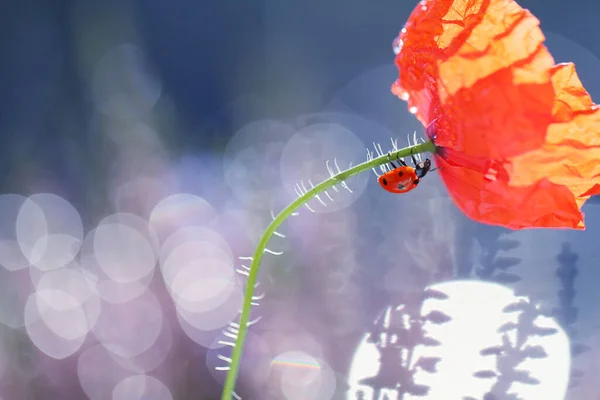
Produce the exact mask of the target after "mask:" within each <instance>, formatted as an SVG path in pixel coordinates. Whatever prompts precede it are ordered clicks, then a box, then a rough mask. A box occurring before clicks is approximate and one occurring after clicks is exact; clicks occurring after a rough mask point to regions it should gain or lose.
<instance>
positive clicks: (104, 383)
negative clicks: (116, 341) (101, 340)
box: [77, 344, 131, 400]
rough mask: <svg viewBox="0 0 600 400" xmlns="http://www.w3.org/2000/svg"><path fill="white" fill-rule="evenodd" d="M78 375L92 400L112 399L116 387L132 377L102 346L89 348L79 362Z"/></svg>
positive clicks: (82, 354)
mask: <svg viewBox="0 0 600 400" xmlns="http://www.w3.org/2000/svg"><path fill="white" fill-rule="evenodd" d="M77 375H78V376H79V382H80V383H81V387H82V388H83V390H84V392H85V394H86V395H87V396H88V397H89V398H90V400H106V399H112V393H113V390H114V388H115V386H117V385H118V383H119V382H121V381H122V380H123V379H125V378H126V377H128V376H130V375H131V372H129V371H127V370H126V369H125V368H123V367H121V366H120V365H119V364H118V363H117V362H116V361H115V360H114V359H113V358H112V357H111V356H110V354H109V352H108V351H107V350H106V349H105V348H104V347H102V345H101V344H97V345H94V346H92V347H89V348H87V349H86V350H85V351H83V352H82V353H81V355H80V356H79V358H78V360H77Z"/></svg>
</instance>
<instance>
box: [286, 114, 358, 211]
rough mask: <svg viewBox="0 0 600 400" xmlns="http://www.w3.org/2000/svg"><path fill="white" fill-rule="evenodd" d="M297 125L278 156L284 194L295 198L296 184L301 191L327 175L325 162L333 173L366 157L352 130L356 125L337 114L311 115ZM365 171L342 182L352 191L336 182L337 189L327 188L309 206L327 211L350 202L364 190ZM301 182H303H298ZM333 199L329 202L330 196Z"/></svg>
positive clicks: (337, 208) (309, 187)
mask: <svg viewBox="0 0 600 400" xmlns="http://www.w3.org/2000/svg"><path fill="white" fill-rule="evenodd" d="M298 125H300V126H301V128H300V129H299V130H298V131H297V132H296V133H295V134H294V136H293V137H292V138H291V139H290V140H289V141H288V143H287V144H286V146H285V148H284V150H283V153H282V156H281V179H282V180H283V184H284V187H285V189H286V191H287V192H288V194H290V195H291V196H294V197H297V190H298V189H297V188H295V185H296V184H300V190H301V191H302V192H305V191H306V190H309V189H311V187H312V185H311V183H312V184H314V185H316V184H318V183H320V182H322V181H324V180H325V179H328V178H329V177H330V173H329V171H328V169H327V163H329V166H330V168H331V169H332V171H333V173H337V172H338V169H337V167H336V164H337V166H338V167H339V168H340V170H342V171H344V170H346V169H348V167H349V166H351V165H357V164H360V163H361V162H363V161H365V160H366V150H365V149H366V146H365V144H364V143H363V142H362V141H361V140H360V139H359V138H358V136H357V135H356V134H355V133H354V132H353V130H354V129H356V124H355V123H354V122H353V121H350V119H348V118H347V117H344V116H343V115H338V114H314V115H308V116H304V117H301V118H299V119H298ZM368 180H369V175H368V174H360V175H357V176H355V177H353V178H350V179H349V180H347V181H346V182H345V184H346V185H347V186H348V187H349V188H350V190H351V191H352V193H351V192H350V191H348V190H346V189H344V188H343V187H342V185H337V186H336V187H337V189H338V191H335V190H334V189H333V188H332V189H328V190H327V192H328V194H329V196H327V195H326V194H322V195H320V198H321V201H322V202H323V203H325V205H323V203H322V202H321V201H319V200H318V199H314V200H311V201H310V203H309V207H311V208H312V209H313V210H315V211H316V212H331V211H336V210H340V209H343V208H345V207H347V206H349V205H351V204H352V203H354V202H355V201H356V200H357V199H358V198H359V197H360V195H361V194H362V192H363V191H364V190H365V188H366V185H367V182H368ZM302 183H303V184H304V185H302ZM330 196H331V198H332V199H333V201H331V199H330V198H329V197H330Z"/></svg>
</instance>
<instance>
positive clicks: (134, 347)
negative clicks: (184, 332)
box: [92, 291, 163, 357]
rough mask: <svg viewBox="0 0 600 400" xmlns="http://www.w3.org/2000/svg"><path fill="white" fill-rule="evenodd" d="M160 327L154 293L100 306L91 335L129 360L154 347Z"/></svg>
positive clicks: (159, 309) (160, 322) (159, 317)
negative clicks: (100, 310) (124, 301)
mask: <svg viewBox="0 0 600 400" xmlns="http://www.w3.org/2000/svg"><path fill="white" fill-rule="evenodd" d="M162 324H163V314H162V310H161V308H160V304H159V303H158V300H157V299H156V297H155V296H154V294H152V293H151V292H149V291H146V292H145V293H144V294H142V295H141V296H139V297H137V298H136V299H134V300H132V301H129V302H127V303H120V304H110V303H103V304H102V312H101V313H100V317H99V318H98V322H96V325H94V327H93V328H92V332H93V333H94V335H95V336H96V338H97V339H98V341H100V342H101V343H102V344H103V345H104V347H106V348H107V349H109V350H110V351H112V352H113V353H115V354H117V355H119V356H121V357H132V356H136V355H138V354H141V353H142V352H144V351H146V350H148V349H149V348H150V347H151V346H152V345H154V343H155V342H156V340H157V338H158V335H159V334H160V331H161V329H162Z"/></svg>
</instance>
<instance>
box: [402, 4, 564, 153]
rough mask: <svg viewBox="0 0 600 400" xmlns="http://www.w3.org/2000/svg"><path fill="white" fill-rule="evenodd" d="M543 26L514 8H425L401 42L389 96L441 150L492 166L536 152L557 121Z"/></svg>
mask: <svg viewBox="0 0 600 400" xmlns="http://www.w3.org/2000/svg"><path fill="white" fill-rule="evenodd" d="M538 25H539V21H538V20H537V19H536V18H535V17H534V16H533V15H532V14H531V13H529V11H527V10H524V9H522V8H521V7H520V6H519V5H518V4H517V3H516V2H515V1H512V0H454V1H452V0H438V1H428V2H421V4H420V5H418V6H417V7H416V8H415V10H414V11H413V13H412V14H411V16H410V18H409V20H408V22H407V23H406V26H405V29H403V31H402V33H401V34H400V36H399V37H400V39H401V40H402V49H401V51H400V52H399V54H398V55H397V57H396V65H397V66H398V70H399V79H398V81H397V82H396V83H395V84H394V86H393V88H392V91H393V92H394V93H395V94H397V95H398V96H400V97H401V98H402V99H405V100H407V101H408V103H409V106H410V107H413V108H414V110H416V116H417V118H419V120H420V121H421V122H422V123H423V124H424V125H425V126H427V125H429V123H430V122H431V121H432V120H433V119H436V118H437V124H438V128H437V140H436V142H437V143H438V144H439V145H440V146H444V147H452V148H454V149H456V150H460V151H462V152H464V153H465V154H469V155H472V156H482V157H489V158H498V159H499V158H504V157H510V156H514V155H517V154H521V153H523V152H526V151H529V150H532V149H535V148H536V147H539V146H540V145H541V144H542V143H543V142H544V139H545V135H546V131H547V126H548V124H549V123H550V122H551V118H552V106H553V104H554V103H553V100H552V94H553V91H552V84H551V82H550V70H551V67H552V66H553V64H554V60H553V58H552V56H551V55H550V53H549V52H548V50H547V49H546V47H545V46H544V45H543V41H544V36H543V34H542V32H541V30H540V29H539V27H538Z"/></svg>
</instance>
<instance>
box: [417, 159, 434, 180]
mask: <svg viewBox="0 0 600 400" xmlns="http://www.w3.org/2000/svg"><path fill="white" fill-rule="evenodd" d="M430 169H431V160H430V159H429V158H426V159H425V161H421V162H420V163H418V164H417V165H416V166H415V173H416V174H417V176H418V177H419V178H422V177H424V176H425V175H427V173H428V172H429V170H430Z"/></svg>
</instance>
